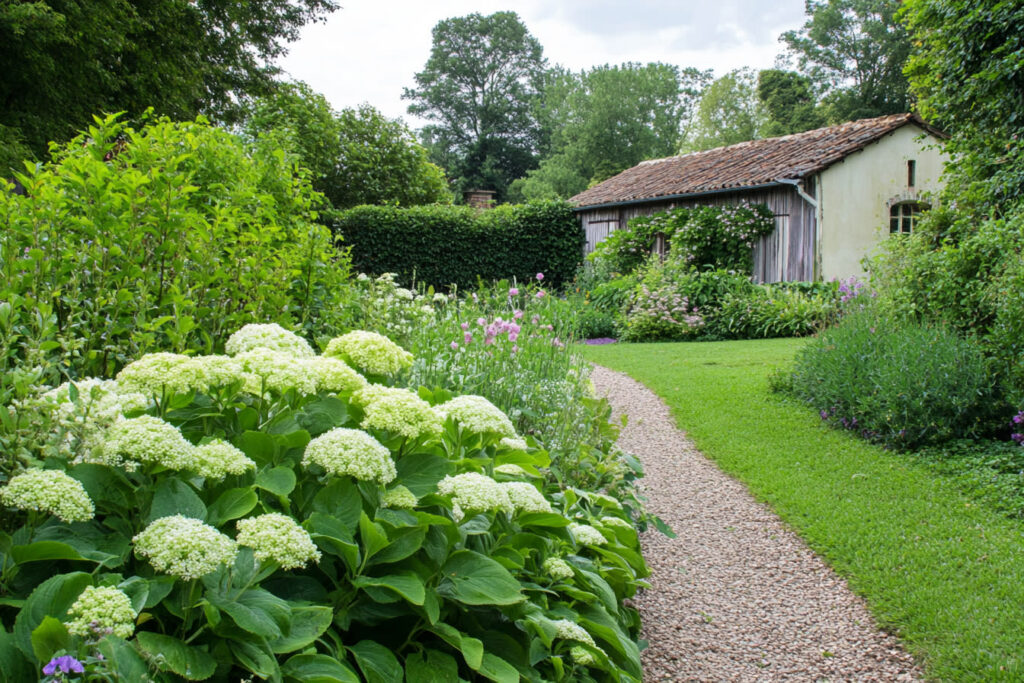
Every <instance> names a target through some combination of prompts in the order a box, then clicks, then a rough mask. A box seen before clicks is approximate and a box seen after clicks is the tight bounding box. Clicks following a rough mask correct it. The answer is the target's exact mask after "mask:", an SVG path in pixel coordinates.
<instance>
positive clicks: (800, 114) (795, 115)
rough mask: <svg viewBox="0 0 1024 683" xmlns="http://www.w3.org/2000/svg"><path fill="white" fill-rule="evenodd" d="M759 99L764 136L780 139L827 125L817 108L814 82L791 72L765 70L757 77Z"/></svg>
mask: <svg viewBox="0 0 1024 683" xmlns="http://www.w3.org/2000/svg"><path fill="white" fill-rule="evenodd" d="M757 99H758V100H759V101H760V102H761V106H762V107H763V108H764V111H765V116H766V118H767V121H766V123H765V125H764V130H763V131H762V133H763V134H764V135H765V137H777V136H779V135H789V134H790V133H801V132H803V131H805V130H811V129H812V128H819V127H821V126H824V125H825V117H824V116H823V115H822V112H821V111H820V110H819V109H818V108H817V103H816V102H815V99H814V92H813V90H812V84H811V79H809V78H807V77H806V76H801V75H800V74H798V73H794V72H792V71H780V70H778V69H765V70H764V71H761V72H760V73H758V74H757Z"/></svg>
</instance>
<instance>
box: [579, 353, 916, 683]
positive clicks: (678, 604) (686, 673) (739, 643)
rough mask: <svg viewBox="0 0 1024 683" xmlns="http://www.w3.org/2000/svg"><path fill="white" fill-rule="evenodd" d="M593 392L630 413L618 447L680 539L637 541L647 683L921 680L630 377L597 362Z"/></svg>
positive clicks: (654, 536) (816, 562)
mask: <svg viewBox="0 0 1024 683" xmlns="http://www.w3.org/2000/svg"><path fill="white" fill-rule="evenodd" d="M592 379H593V382H594V385H595V387H596V388H597V392H598V395H601V396H607V397H608V399H609V400H610V401H611V403H612V405H613V406H614V408H615V410H616V413H622V412H624V413H626V414H628V415H629V424H628V426H627V427H626V428H625V429H624V430H623V431H622V435H621V436H620V438H619V444H620V445H621V446H622V447H623V448H624V449H625V450H627V451H630V452H631V453H634V454H635V455H636V456H637V457H639V458H640V460H641V461H642V462H643V464H644V467H645V469H646V477H645V478H644V479H643V480H642V481H643V482H644V486H643V489H644V494H645V495H646V496H647V498H648V509H649V510H650V511H651V512H652V513H654V514H656V515H658V516H659V517H661V518H662V519H663V520H665V522H666V523H668V525H669V526H671V527H672V529H673V530H674V531H675V532H676V534H677V535H678V536H677V538H675V539H668V538H666V537H665V536H663V535H661V534H660V533H658V532H657V531H651V532H648V533H646V534H644V535H643V536H642V538H641V543H642V545H643V551H644V556H645V557H646V558H647V562H648V564H649V565H650V568H651V577H650V579H648V580H649V581H650V583H651V589H650V590H647V591H644V592H642V593H641V594H640V595H639V596H638V597H637V599H636V600H635V604H636V605H637V607H638V609H639V610H640V613H641V617H642V618H643V624H644V633H643V637H644V638H646V639H647V640H648V641H649V643H650V645H649V647H648V648H647V649H646V650H645V651H644V653H643V665H644V680H645V681H916V680H919V677H920V675H921V672H920V670H919V669H918V668H917V667H916V666H915V665H914V661H913V659H911V657H910V656H909V655H908V654H907V653H906V652H904V651H903V650H902V648H901V647H900V646H899V644H898V643H897V641H896V639H895V638H893V637H892V636H890V635H887V634H885V633H883V632H881V631H879V630H878V628H877V627H876V626H875V625H874V622H873V620H872V618H871V616H870V615H869V614H868V611H867V608H866V607H865V605H864V603H863V601H862V600H861V599H860V598H858V597H857V596H855V595H854V594H853V593H852V592H851V591H850V590H849V588H848V587H847V586H846V583H845V582H844V581H843V580H842V579H841V578H839V577H838V576H837V575H836V574H835V573H834V572H833V571H832V570H831V569H830V568H829V567H828V566H827V565H825V563H824V562H823V561H822V560H821V559H819V558H818V557H817V556H816V555H815V554H814V553H813V552H811V550H809V549H808V548H807V546H806V545H805V544H804V543H803V541H801V540H800V539H799V538H798V537H797V536H796V534H794V533H793V532H792V531H790V530H789V529H788V528H787V527H786V526H785V525H784V524H783V523H782V521H781V520H780V519H779V518H778V517H776V516H775V514H774V513H772V511H771V510H770V509H768V507H767V506H765V505H763V504H761V503H758V502H756V501H755V500H754V499H753V498H752V497H751V495H750V494H749V493H748V492H747V490H746V488H745V487H744V486H743V485H742V484H740V483H739V482H737V481H736V480H734V479H732V478H730V477H729V476H727V475H725V474H724V473H723V472H721V470H719V469H718V468H717V467H716V466H715V465H714V464H712V463H711V461H709V460H707V459H706V458H705V457H704V456H703V455H701V454H700V452H698V451H697V449H696V448H695V447H694V445H693V443H692V442H691V441H690V440H689V439H688V438H687V437H686V435H685V434H684V433H683V432H681V431H679V430H678V429H676V427H675V425H674V423H673V421H672V419H671V417H670V414H669V411H668V408H667V407H666V406H665V404H664V403H662V402H661V400H660V399H659V398H658V397H657V396H655V395H654V393H652V392H651V391H650V390H649V389H647V388H646V387H644V386H643V385H642V384H640V383H639V382H636V381H635V380H633V379H631V378H629V377H628V376H626V375H623V374H620V373H617V372H613V371H611V370H608V369H606V368H602V367H596V368H595V370H594V373H593V375H592Z"/></svg>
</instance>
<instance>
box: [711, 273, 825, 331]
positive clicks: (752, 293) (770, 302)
mask: <svg viewBox="0 0 1024 683" xmlns="http://www.w3.org/2000/svg"><path fill="white" fill-rule="evenodd" d="M816 289H817V288H813V289H805V288H796V287H779V286H775V285H768V286H759V287H754V288H752V289H749V290H747V291H746V292H743V293H733V292H728V293H727V294H726V295H725V296H724V297H723V298H722V299H721V300H720V301H719V307H718V308H717V309H715V310H714V312H713V313H711V314H710V320H708V332H709V334H712V335H714V336H716V337H718V338H721V339H770V338H773V337H804V336H807V335H810V334H814V333H815V332H817V331H818V330H820V329H822V328H824V327H825V326H826V325H828V324H829V323H830V322H832V321H834V320H835V318H836V317H837V315H838V302H837V297H836V290H835V287H834V286H833V287H832V288H831V292H829V291H828V289H829V288H827V287H826V288H825V293H818V292H817V291H816Z"/></svg>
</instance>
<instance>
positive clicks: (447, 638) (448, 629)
mask: <svg viewBox="0 0 1024 683" xmlns="http://www.w3.org/2000/svg"><path fill="white" fill-rule="evenodd" d="M427 630H428V631H430V632H431V633H433V634H434V635H436V636H438V637H439V638H441V640H443V641H444V642H446V643H448V644H449V645H451V646H452V647H453V648H455V649H456V650H458V651H459V652H461V653H462V658H463V659H465V660H466V664H467V665H468V666H469V668H470V669H472V670H473V671H476V670H478V669H479V668H480V666H481V665H482V664H483V657H484V644H483V643H482V642H481V641H480V640H478V639H477V638H473V637H472V636H467V635H466V634H465V633H462V632H461V631H459V630H458V629H457V628H455V627H454V626H452V625H450V624H446V623H444V622H440V623H437V624H434V625H433V626H431V627H430V628H428V629H427Z"/></svg>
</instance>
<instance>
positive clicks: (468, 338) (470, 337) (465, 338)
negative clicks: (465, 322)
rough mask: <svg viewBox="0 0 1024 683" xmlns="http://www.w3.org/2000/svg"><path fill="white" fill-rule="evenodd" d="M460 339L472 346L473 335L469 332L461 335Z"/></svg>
mask: <svg viewBox="0 0 1024 683" xmlns="http://www.w3.org/2000/svg"><path fill="white" fill-rule="evenodd" d="M462 339H463V341H464V342H466V343H467V344H472V343H473V335H472V333H470V332H467V333H466V334H464V335H462Z"/></svg>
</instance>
